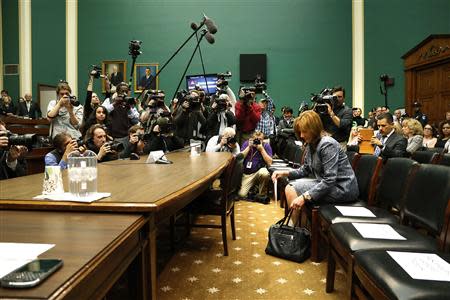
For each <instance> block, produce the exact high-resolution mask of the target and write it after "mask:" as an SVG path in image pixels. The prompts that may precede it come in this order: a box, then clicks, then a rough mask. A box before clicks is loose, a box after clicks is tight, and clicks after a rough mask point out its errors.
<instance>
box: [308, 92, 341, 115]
mask: <svg viewBox="0 0 450 300" xmlns="http://www.w3.org/2000/svg"><path fill="white" fill-rule="evenodd" d="M311 101H312V102H314V103H315V104H314V107H313V110H314V111H315V112H316V113H318V114H319V115H328V106H327V104H329V105H330V106H331V108H333V106H334V105H335V103H336V101H337V97H336V96H333V89H329V88H325V89H323V90H322V91H321V92H320V93H319V94H312V97H311Z"/></svg>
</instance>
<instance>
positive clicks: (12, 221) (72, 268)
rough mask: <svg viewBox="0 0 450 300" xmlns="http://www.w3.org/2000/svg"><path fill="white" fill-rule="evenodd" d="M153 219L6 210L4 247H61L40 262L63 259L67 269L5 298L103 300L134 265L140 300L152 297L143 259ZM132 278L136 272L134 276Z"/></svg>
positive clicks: (1, 231)
mask: <svg viewBox="0 0 450 300" xmlns="http://www.w3.org/2000/svg"><path fill="white" fill-rule="evenodd" d="M146 224H147V220H146V218H145V217H144V216H142V215H139V214H109V213H108V214H102V213H75V212H73V213H69V212H42V211H41V212H37V211H14V210H10V211H6V210H0V242H14V243H43V244H55V246H54V247H53V248H51V249H50V250H48V251H46V252H44V253H43V254H41V255H40V256H39V258H60V259H62V260H63V263H64V265H63V267H62V268H61V269H59V270H58V271H57V272H56V273H54V274H53V275H51V276H50V277H49V278H47V279H46V280H45V281H44V282H43V283H42V284H40V285H38V286H36V287H33V288H28V289H6V288H0V298H1V299H5V298H9V299H11V298H13V299H100V298H102V297H104V296H105V294H106V293H107V292H108V290H109V289H110V288H111V287H112V285H113V284H114V283H115V282H116V281H117V280H118V278H119V277H120V276H121V275H122V274H123V273H124V272H125V271H126V270H127V269H128V267H129V266H130V265H131V266H132V267H134V268H137V273H136V274H138V276H136V277H133V280H129V281H130V282H135V283H136V286H134V288H135V289H136V291H137V293H136V295H135V296H136V298H139V299H142V298H144V297H145V296H144V295H145V293H147V290H148V287H147V288H145V287H144V283H147V285H149V281H148V280H146V279H145V277H144V276H145V275H146V274H145V273H144V272H143V268H142V265H143V264H142V260H143V259H144V258H145V257H144V253H143V249H146V248H148V241H146V240H144V239H142V236H145V235H144V234H142V232H143V231H144V229H145V228H144V227H145V225H146ZM130 273H131V274H132V272H130Z"/></svg>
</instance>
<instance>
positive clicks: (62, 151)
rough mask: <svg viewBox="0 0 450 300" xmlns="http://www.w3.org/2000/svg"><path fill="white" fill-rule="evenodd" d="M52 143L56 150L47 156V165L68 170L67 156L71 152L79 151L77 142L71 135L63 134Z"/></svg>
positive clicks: (57, 136) (58, 135) (59, 134)
mask: <svg viewBox="0 0 450 300" xmlns="http://www.w3.org/2000/svg"><path fill="white" fill-rule="evenodd" d="M52 142H53V147H55V149H53V150H52V151H50V152H49V153H47V154H46V155H45V158H44V160H45V165H46V166H60V167H61V169H67V156H68V155H69V153H70V152H73V151H76V150H78V145H77V141H76V140H73V139H72V137H71V136H70V134H68V133H65V132H61V133H58V134H57V135H56V136H55V138H54V139H53V141H52Z"/></svg>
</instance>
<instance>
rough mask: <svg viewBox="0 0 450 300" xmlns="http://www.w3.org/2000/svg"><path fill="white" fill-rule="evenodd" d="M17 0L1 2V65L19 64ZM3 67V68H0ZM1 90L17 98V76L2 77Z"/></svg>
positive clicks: (3, 0)
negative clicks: (5, 90)
mask: <svg viewBox="0 0 450 300" xmlns="http://www.w3.org/2000/svg"><path fill="white" fill-rule="evenodd" d="M18 9H19V8H18V4H17V0H2V21H3V22H2V27H3V63H4V64H18V63H19V51H18V49H19V13H18ZM1 67H3V66H1ZM3 88H4V89H7V90H8V92H9V95H10V96H11V98H12V99H17V98H18V97H19V75H7V76H3Z"/></svg>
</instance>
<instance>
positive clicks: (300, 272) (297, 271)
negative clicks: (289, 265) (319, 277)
mask: <svg viewBox="0 0 450 300" xmlns="http://www.w3.org/2000/svg"><path fill="white" fill-rule="evenodd" d="M295 273H297V274H298V275H303V274H304V273H305V271H303V270H302V269H297V270H295Z"/></svg>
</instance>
